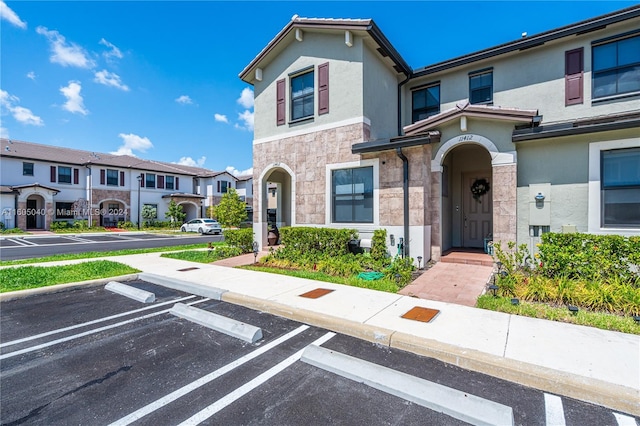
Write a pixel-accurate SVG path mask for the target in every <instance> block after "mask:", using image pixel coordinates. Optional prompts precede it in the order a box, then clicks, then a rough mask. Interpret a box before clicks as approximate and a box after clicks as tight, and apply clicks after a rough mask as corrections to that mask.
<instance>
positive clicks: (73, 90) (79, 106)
mask: <svg viewBox="0 0 640 426" xmlns="http://www.w3.org/2000/svg"><path fill="white" fill-rule="evenodd" d="M81 90H82V85H81V84H80V82H79V81H70V82H69V85H68V86H67V87H61V88H60V93H62V94H63V95H64V97H65V98H67V102H65V103H64V105H62V108H63V109H66V110H67V111H69V112H72V113H74V114H75V113H78V114H82V115H87V114H89V110H88V109H86V108H85V106H84V100H83V99H82V96H81V95H80V91H81Z"/></svg>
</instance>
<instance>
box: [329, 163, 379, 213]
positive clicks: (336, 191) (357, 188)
mask: <svg viewBox="0 0 640 426" xmlns="http://www.w3.org/2000/svg"><path fill="white" fill-rule="evenodd" d="M331 204H332V214H333V217H332V221H333V222H335V223H351V222H353V223H373V167H371V166H369V167H358V168H353V169H338V170H333V171H332V173H331Z"/></svg>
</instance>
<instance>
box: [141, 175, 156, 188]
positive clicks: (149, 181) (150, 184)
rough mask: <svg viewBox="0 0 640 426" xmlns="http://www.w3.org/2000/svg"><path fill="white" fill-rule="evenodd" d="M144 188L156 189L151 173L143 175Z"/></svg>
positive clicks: (154, 179)
mask: <svg viewBox="0 0 640 426" xmlns="http://www.w3.org/2000/svg"><path fill="white" fill-rule="evenodd" d="M144 186H145V187H146V188H155V187H156V175H154V174H153V173H147V174H146V175H144Z"/></svg>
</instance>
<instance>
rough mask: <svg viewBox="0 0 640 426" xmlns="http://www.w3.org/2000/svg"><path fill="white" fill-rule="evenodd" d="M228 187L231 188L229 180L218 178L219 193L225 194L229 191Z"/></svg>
mask: <svg viewBox="0 0 640 426" xmlns="http://www.w3.org/2000/svg"><path fill="white" fill-rule="evenodd" d="M229 188H231V182H228V181H226V180H219V181H218V192H219V193H221V194H226V193H227V192H228V191H229Z"/></svg>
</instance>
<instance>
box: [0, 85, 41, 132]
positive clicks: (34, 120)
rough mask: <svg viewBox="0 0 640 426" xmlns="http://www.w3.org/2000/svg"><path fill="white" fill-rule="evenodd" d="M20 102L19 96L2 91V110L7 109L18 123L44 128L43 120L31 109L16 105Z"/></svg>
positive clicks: (0, 102)
mask: <svg viewBox="0 0 640 426" xmlns="http://www.w3.org/2000/svg"><path fill="white" fill-rule="evenodd" d="M19 101H20V99H19V98H18V97H17V96H14V95H11V94H9V92H7V91H4V90H0V106H2V108H6V109H7V110H8V111H9V112H10V113H11V115H12V116H13V118H14V119H15V120H16V121H17V122H19V123H22V124H29V125H31V126H44V121H43V120H42V118H40V117H38V116H37V115H35V114H34V113H33V112H31V110H30V109H29V108H25V107H21V106H19V105H15V104H16V103H18V102H19ZM5 130H6V129H5Z"/></svg>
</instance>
